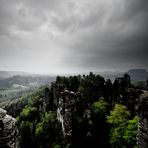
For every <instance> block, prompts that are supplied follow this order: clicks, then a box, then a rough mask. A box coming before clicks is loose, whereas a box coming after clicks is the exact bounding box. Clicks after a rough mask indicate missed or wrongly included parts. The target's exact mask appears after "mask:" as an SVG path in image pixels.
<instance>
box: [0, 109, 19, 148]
mask: <svg viewBox="0 0 148 148" xmlns="http://www.w3.org/2000/svg"><path fill="white" fill-rule="evenodd" d="M17 133H18V130H17V126H16V119H15V118H13V117H11V116H10V115H7V112H6V110H4V109H2V108H0V148H3V147H9V148H18V142H17Z"/></svg>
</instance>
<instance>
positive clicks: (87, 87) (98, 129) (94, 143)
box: [3, 73, 142, 148]
mask: <svg viewBox="0 0 148 148" xmlns="http://www.w3.org/2000/svg"><path fill="white" fill-rule="evenodd" d="M141 93H142V90H140V89H137V88H136V87H135V86H133V85H131V82H130V76H129V75H128V74H125V75H124V76H122V77H120V78H116V79H115V81H114V82H113V83H112V82H111V81H110V80H109V79H108V80H106V81H105V80H104V78H103V77H101V76H100V75H95V74H93V73H90V74H89V75H83V76H81V75H78V76H70V77H64V76H62V77H61V76H58V77H57V78H56V81H55V82H53V83H52V84H51V86H50V87H45V88H44V87H42V88H41V89H39V90H38V91H37V92H34V93H30V94H29V95H27V96H25V97H21V98H19V99H17V100H13V102H11V103H10V102H9V103H7V104H3V107H4V108H5V109H6V110H7V111H8V113H9V114H10V115H12V116H13V117H16V118H17V120H18V128H19V143H20V146H21V147H22V148H26V147H39V148H46V147H51V148H65V147H74V148H75V147H83V148H91V147H119V148H120V147H134V146H136V135H137V123H138V121H137V112H136V110H135V106H136V104H137V103H136V99H138V98H139V96H140V94H141Z"/></svg>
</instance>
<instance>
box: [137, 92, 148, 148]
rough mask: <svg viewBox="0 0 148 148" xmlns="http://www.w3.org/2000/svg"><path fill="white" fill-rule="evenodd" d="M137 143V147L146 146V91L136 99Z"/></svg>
mask: <svg viewBox="0 0 148 148" xmlns="http://www.w3.org/2000/svg"><path fill="white" fill-rule="evenodd" d="M137 145H138V147H139V148H148V92H147V91H145V92H144V94H142V95H141V97H140V98H139V100H138V134H137Z"/></svg>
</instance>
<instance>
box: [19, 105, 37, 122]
mask: <svg viewBox="0 0 148 148" xmlns="http://www.w3.org/2000/svg"><path fill="white" fill-rule="evenodd" d="M37 114H38V111H37V108H35V107H27V108H24V109H23V111H22V112H21V113H20V117H19V120H22V121H30V122H32V121H34V120H35V119H36V117H37Z"/></svg>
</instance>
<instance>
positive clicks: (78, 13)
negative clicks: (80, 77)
mask: <svg viewBox="0 0 148 148" xmlns="http://www.w3.org/2000/svg"><path fill="white" fill-rule="evenodd" d="M147 18H148V1H147V0H130V1H129V0H123V1H118V0H91V1H90V0H79V1H78V0H64V1H61V0H42V1H41V0H21V1H20V0H1V1H0V63H1V64H0V69H1V70H23V71H31V72H42V73H44V72H45V73H47V72H53V73H68V72H84V71H90V70H95V71H102V70H125V69H129V68H146V69H148V66H147V65H148V59H147V56H148V50H147V47H148V33H147V32H148V27H147V26H148V21H147Z"/></svg>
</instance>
